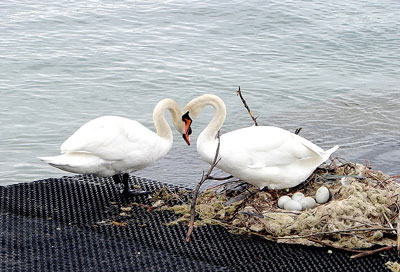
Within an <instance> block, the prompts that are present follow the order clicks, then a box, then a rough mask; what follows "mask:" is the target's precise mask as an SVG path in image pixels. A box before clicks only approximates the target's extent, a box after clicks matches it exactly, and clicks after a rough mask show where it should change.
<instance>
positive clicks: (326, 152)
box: [323, 145, 339, 161]
mask: <svg viewBox="0 0 400 272" xmlns="http://www.w3.org/2000/svg"><path fill="white" fill-rule="evenodd" d="M338 148H339V146H338V145H335V146H334V147H332V148H331V149H328V150H326V151H325V152H324V153H325V154H324V156H323V159H324V161H326V160H327V159H329V157H330V156H331V155H332V153H333V152H335V151H336V150H337V149H338Z"/></svg>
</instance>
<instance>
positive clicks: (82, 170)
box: [38, 152, 105, 174]
mask: <svg viewBox="0 0 400 272" xmlns="http://www.w3.org/2000/svg"><path fill="white" fill-rule="evenodd" d="M38 158H39V159H40V160H42V161H44V162H46V163H48V164H49V165H51V166H53V167H56V168H58V169H61V170H64V171H67V172H72V173H78V174H91V173H96V172H97V171H98V167H99V166H101V165H104V164H105V161H104V160H102V159H100V158H98V157H97V156H94V155H91V154H88V153H81V152H71V153H66V154H62V155H59V156H49V157H38Z"/></svg>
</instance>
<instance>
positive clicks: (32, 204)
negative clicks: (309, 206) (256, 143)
mask: <svg viewBox="0 0 400 272" xmlns="http://www.w3.org/2000/svg"><path fill="white" fill-rule="evenodd" d="M131 181H132V182H133V183H134V184H137V185H139V186H140V187H141V188H142V189H145V190H156V189H157V188H160V186H161V184H160V183H158V182H154V181H150V180H146V179H142V178H139V177H131ZM121 201H122V202H123V200H121V199H120V197H119V187H116V185H114V183H113V182H112V180H111V179H110V178H109V179H107V178H97V177H93V176H74V177H64V178H61V179H47V180H42V181H37V182H32V183H28V184H17V185H12V186H8V187H0V231H1V233H0V246H1V248H0V271H241V272H242V271H384V270H386V268H385V265H384V264H385V263H386V262H387V261H400V258H399V256H398V255H397V252H396V250H395V249H393V250H392V251H388V252H383V253H381V254H377V255H375V256H371V257H365V258H360V259H350V258H349V254H347V253H343V252H338V251H334V252H333V253H332V254H330V253H328V249H326V248H322V249H321V248H316V247H306V246H299V245H286V244H276V243H274V242H269V241H266V240H263V239H260V238H256V237H248V236H241V235H234V234H230V233H229V232H227V231H226V230H224V229H222V228H220V227H217V226H207V227H200V228H196V229H195V230H194V232H193V236H192V241H191V242H190V243H186V241H185V235H186V230H187V229H186V226H184V225H176V226H166V225H165V223H168V222H170V221H171V220H173V219H175V215H173V214H172V213H170V212H161V211H151V212H149V211H147V209H146V208H143V207H132V208H133V212H132V213H131V216H130V217H127V218H126V219H124V221H125V222H126V223H127V225H126V227H122V226H117V225H104V224H99V222H104V221H107V220H108V221H109V220H112V219H113V218H117V217H118V216H119V215H118V211H117V210H118V209H113V208H112V207H113V205H111V204H112V203H114V202H120V203H121ZM136 201H137V202H140V203H143V204H149V202H148V199H147V197H146V196H141V197H137V198H136Z"/></svg>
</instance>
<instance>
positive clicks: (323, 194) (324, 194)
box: [315, 186, 329, 203]
mask: <svg viewBox="0 0 400 272" xmlns="http://www.w3.org/2000/svg"><path fill="white" fill-rule="evenodd" d="M315 199H316V200H317V202H318V203H325V202H327V201H328V199H329V190H328V188H326V187H325V186H322V187H320V188H319V189H318V190H317V192H316V193H315Z"/></svg>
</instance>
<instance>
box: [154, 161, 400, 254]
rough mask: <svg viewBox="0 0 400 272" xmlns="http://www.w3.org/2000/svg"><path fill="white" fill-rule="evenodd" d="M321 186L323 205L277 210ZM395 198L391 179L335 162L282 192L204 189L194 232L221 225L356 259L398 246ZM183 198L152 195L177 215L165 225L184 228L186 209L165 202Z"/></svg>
mask: <svg viewBox="0 0 400 272" xmlns="http://www.w3.org/2000/svg"><path fill="white" fill-rule="evenodd" d="M322 185H324V186H326V187H327V188H328V189H329V191H330V195H331V197H330V200H329V201H328V202H327V203H325V204H319V205H317V206H316V207H315V208H313V209H308V210H304V211H301V212H291V211H287V210H283V209H280V208H278V207H277V201H278V198H279V197H280V196H282V195H289V196H290V195H292V194H293V193H295V192H299V191H300V192H302V193H304V195H306V196H314V195H315V192H316V190H317V189H318V188H319V187H320V186H322ZM399 193H400V186H399V183H398V182H397V180H396V177H390V176H387V175H385V174H384V173H382V172H380V171H373V170H371V169H370V168H369V167H368V166H367V165H361V164H354V163H350V162H344V161H342V160H339V159H335V160H332V162H331V163H330V164H324V165H322V166H321V167H319V168H318V169H317V170H316V171H315V172H314V173H313V175H311V176H310V177H309V178H308V179H307V181H305V182H304V183H303V184H301V185H300V186H297V187H295V188H292V189H288V190H269V191H259V190H258V189H257V188H255V187H252V186H250V185H247V184H245V183H242V184H241V183H239V182H237V181H236V182H226V183H224V184H221V185H219V186H216V187H213V188H210V189H207V190H206V191H204V192H202V193H201V194H200V195H199V197H198V199H197V203H196V220H195V226H201V225H205V224H215V225H221V226H223V227H225V228H227V229H228V230H229V231H232V232H235V233H240V234H243V233H246V234H251V235H257V236H261V237H263V238H266V239H269V240H275V241H277V242H284V243H298V244H307V245H309V244H313V245H323V246H330V247H334V248H338V249H344V250H346V249H347V250H349V251H353V252H356V253H357V252H359V251H357V250H356V249H365V248H370V247H373V246H376V245H384V246H386V247H388V248H389V247H392V246H395V245H396V243H397V240H398V235H397V225H398V223H397V222H398V217H399ZM183 198H184V196H183V195H182V196H178V195H177V194H176V193H174V194H169V193H168V192H167V190H166V189H165V188H164V189H163V190H162V191H161V192H158V193H156V194H155V196H154V204H155V206H156V207H157V208H161V209H165V210H171V211H174V212H175V213H176V214H178V215H180V217H179V218H178V219H177V220H175V221H173V222H170V224H176V223H178V222H189V220H190V211H191V207H190V203H189V202H182V201H180V202H179V203H177V202H176V201H175V202H174V201H171V199H183ZM360 252H361V251H360Z"/></svg>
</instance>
